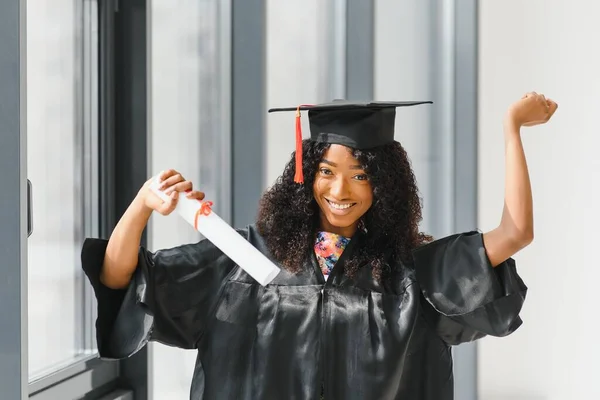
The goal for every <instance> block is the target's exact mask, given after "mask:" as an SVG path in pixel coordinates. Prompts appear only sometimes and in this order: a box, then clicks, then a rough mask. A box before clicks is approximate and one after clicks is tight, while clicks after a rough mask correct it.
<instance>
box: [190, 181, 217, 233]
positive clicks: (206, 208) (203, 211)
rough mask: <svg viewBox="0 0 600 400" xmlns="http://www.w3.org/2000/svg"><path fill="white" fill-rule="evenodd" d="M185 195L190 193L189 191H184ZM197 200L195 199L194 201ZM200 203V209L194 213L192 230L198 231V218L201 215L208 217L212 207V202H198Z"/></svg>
mask: <svg viewBox="0 0 600 400" xmlns="http://www.w3.org/2000/svg"><path fill="white" fill-rule="evenodd" d="M185 192H186V193H190V192H191V190H186V191H185ZM196 200H197V199H196ZM198 201H199V202H200V204H201V205H200V208H199V209H198V211H196V215H195V216H194V229H195V230H198V218H200V216H201V215H209V214H210V213H211V212H212V206H213V202H212V201H202V200H198Z"/></svg>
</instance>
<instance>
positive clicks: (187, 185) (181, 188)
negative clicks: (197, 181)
mask: <svg viewBox="0 0 600 400" xmlns="http://www.w3.org/2000/svg"><path fill="white" fill-rule="evenodd" d="M187 190H192V182H191V181H183V182H179V183H176V184H174V185H173V186H171V187H170V188H168V189H167V190H165V194H171V193H172V192H185V191H187Z"/></svg>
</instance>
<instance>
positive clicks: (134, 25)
mask: <svg viewBox="0 0 600 400" xmlns="http://www.w3.org/2000/svg"><path fill="white" fill-rule="evenodd" d="M113 1H115V2H114V3H113V5H114V6H115V10H117V11H118V12H116V13H115V14H114V20H113V22H114V29H115V30H114V34H115V36H114V39H115V40H114V42H113V44H114V53H113V56H114V59H113V61H114V64H111V66H110V67H111V68H113V69H114V82H113V83H114V86H113V90H114V93H115V97H114V98H113V100H114V110H115V111H114V114H113V115H114V118H115V119H114V131H113V134H114V138H113V140H114V144H115V147H114V148H113V149H112V151H113V152H114V160H113V161H114V164H113V168H114V169H113V171H114V172H116V173H115V174H114V175H112V176H111V178H112V179H113V185H114V186H113V187H114V192H113V195H114V197H113V198H112V199H111V200H112V203H111V206H112V207H113V214H112V215H113V219H112V220H111V221H110V231H112V229H113V227H114V226H115V225H116V224H117V222H118V219H119V218H120V217H121V215H122V214H123V213H124V212H125V210H126V209H127V207H128V206H129V204H130V203H131V201H132V200H133V198H134V197H135V196H136V194H137V192H138V190H139V188H140V187H142V185H143V184H144V182H146V180H147V179H148V177H147V166H148V140H149V139H148V119H149V118H148V107H147V105H148V93H147V87H148V77H147V65H148V55H147V43H148V38H147V36H148V32H147V25H146V21H147V18H148V12H147V8H149V7H148V2H147V1H146V0H129V1H122V2H120V3H119V2H117V1H116V0H113ZM117 5H118V8H117ZM141 244H142V246H146V244H147V229H146V230H145V231H144V234H143V235H142V240H141ZM149 353H150V350H149V348H148V346H145V347H144V348H143V349H142V350H140V351H139V352H137V353H136V354H135V355H133V356H132V357H130V358H127V359H125V360H122V361H120V377H119V386H120V387H127V388H130V389H132V390H133V391H134V392H135V398H136V399H137V400H145V399H148V398H150V397H151V393H149V385H148V383H149V367H150V365H149V363H148V359H149Z"/></svg>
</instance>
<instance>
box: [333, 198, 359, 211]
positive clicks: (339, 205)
mask: <svg viewBox="0 0 600 400" xmlns="http://www.w3.org/2000/svg"><path fill="white" fill-rule="evenodd" d="M328 202H329V204H330V205H331V207H333V208H335V209H336V210H345V209H347V208H350V207H352V206H353V205H354V204H337V203H334V202H332V201H329V200H328Z"/></svg>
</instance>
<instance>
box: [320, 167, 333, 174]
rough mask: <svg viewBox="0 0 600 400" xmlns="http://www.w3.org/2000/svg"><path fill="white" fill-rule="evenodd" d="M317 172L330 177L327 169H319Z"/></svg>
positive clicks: (329, 171)
mask: <svg viewBox="0 0 600 400" xmlns="http://www.w3.org/2000/svg"><path fill="white" fill-rule="evenodd" d="M319 172H320V173H322V174H323V175H331V174H332V172H331V170H330V169H329V168H319Z"/></svg>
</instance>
